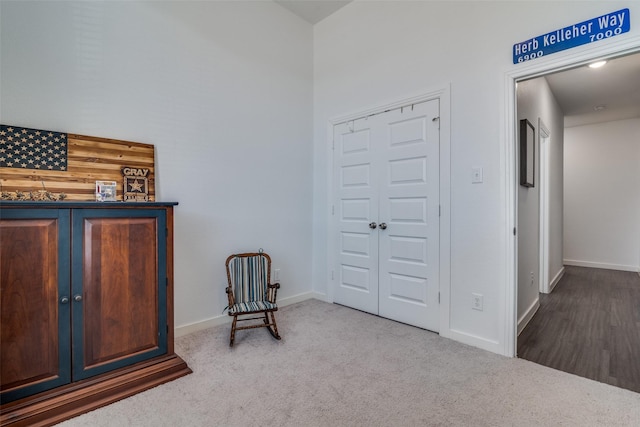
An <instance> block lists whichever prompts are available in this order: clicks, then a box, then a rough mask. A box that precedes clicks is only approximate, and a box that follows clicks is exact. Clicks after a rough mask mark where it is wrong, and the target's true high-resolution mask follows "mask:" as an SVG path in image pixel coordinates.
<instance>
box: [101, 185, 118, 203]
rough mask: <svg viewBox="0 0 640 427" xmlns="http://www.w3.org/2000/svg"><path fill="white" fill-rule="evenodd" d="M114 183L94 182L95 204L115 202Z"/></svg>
mask: <svg viewBox="0 0 640 427" xmlns="http://www.w3.org/2000/svg"><path fill="white" fill-rule="evenodd" d="M115 201H116V182H115V181H96V202H115Z"/></svg>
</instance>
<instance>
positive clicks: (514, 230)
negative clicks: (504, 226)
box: [513, 227, 516, 236]
mask: <svg viewBox="0 0 640 427" xmlns="http://www.w3.org/2000/svg"><path fill="white" fill-rule="evenodd" d="M513 235H514V236H515V235H516V228H515V227H513Z"/></svg>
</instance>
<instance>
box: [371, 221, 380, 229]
mask: <svg viewBox="0 0 640 427" xmlns="http://www.w3.org/2000/svg"><path fill="white" fill-rule="evenodd" d="M377 226H378V224H376V223H375V222H370V223H369V228H370V229H372V230H375V228H376V227H377Z"/></svg>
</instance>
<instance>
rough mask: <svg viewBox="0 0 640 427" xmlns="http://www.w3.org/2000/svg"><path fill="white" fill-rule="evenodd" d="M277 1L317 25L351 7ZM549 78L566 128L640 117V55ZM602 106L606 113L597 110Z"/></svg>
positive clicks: (326, 0)
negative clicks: (597, 107)
mask: <svg viewBox="0 0 640 427" xmlns="http://www.w3.org/2000/svg"><path fill="white" fill-rule="evenodd" d="M274 1H275V2H276V3H278V4H279V5H280V6H282V7H284V8H286V9H288V10H289V11H291V12H293V13H294V14H296V15H298V16H299V17H301V18H302V19H304V20H305V21H307V22H309V23H311V24H313V25H315V24H317V23H318V22H320V21H322V20H323V19H324V18H326V17H327V16H329V15H331V14H332V13H334V12H336V11H337V10H339V9H341V8H342V7H344V6H346V5H347V4H349V3H351V0H348V1H336V0H274ZM545 78H546V79H547V82H548V83H549V86H550V87H551V91H552V92H553V94H554V95H555V97H556V100H557V101H558V103H559V104H560V107H561V108H562V111H563V112H564V114H565V126H566V127H571V126H579V125H584V124H589V123H599V122H606V121H611V120H622V119H628V118H634V117H640V54H635V55H629V56H625V57H620V58H616V59H611V60H609V62H608V63H607V64H606V65H605V66H604V67H602V68H599V69H591V68H588V67H586V66H582V67H577V68H573V69H570V70H567V71H562V72H559V73H555V74H550V75H547V76H545ZM602 105H603V106H605V109H603V110H600V111H595V110H594V107H596V106H602Z"/></svg>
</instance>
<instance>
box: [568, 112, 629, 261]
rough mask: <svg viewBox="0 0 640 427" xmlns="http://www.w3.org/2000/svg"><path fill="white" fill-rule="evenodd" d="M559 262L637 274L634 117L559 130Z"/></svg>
mask: <svg viewBox="0 0 640 427" xmlns="http://www.w3.org/2000/svg"><path fill="white" fill-rule="evenodd" d="M564 185H565V231H564V239H565V252H564V257H565V263H567V264H569V265H582V266H588V267H598V268H610V269H618V270H628V271H639V272H640V256H639V255H638V254H640V118H636V119H629V120H620V121H614V122H607V123H599V124H595V125H588V126H577V127H571V128H567V129H566V131H565V181H564Z"/></svg>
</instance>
